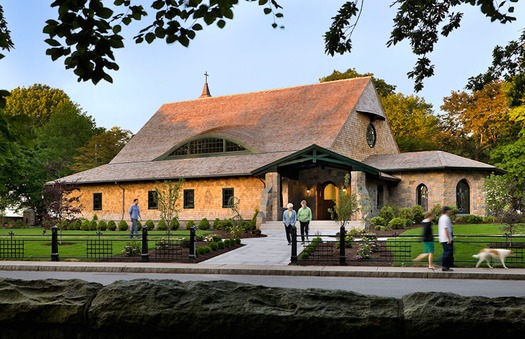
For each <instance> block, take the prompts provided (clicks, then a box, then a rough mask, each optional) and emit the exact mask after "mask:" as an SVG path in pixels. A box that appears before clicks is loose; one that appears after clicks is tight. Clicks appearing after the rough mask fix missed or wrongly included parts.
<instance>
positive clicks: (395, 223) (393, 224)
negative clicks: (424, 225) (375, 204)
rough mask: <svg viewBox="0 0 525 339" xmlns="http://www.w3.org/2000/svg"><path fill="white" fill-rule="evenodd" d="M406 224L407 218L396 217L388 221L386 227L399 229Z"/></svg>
mask: <svg viewBox="0 0 525 339" xmlns="http://www.w3.org/2000/svg"><path fill="white" fill-rule="evenodd" d="M406 225H407V219H405V218H400V217H396V218H393V219H392V220H390V221H389V222H388V227H389V228H391V229H393V230H400V229H403V228H405V227H406Z"/></svg>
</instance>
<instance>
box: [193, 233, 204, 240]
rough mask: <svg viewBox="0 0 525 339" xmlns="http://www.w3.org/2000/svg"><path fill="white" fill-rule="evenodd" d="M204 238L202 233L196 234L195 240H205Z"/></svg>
mask: <svg viewBox="0 0 525 339" xmlns="http://www.w3.org/2000/svg"><path fill="white" fill-rule="evenodd" d="M204 240H205V238H204V235H202V234H196V235H195V241H204Z"/></svg>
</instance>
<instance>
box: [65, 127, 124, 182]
mask: <svg viewBox="0 0 525 339" xmlns="http://www.w3.org/2000/svg"><path fill="white" fill-rule="evenodd" d="M132 135H133V134H132V133H131V131H128V130H122V129H120V128H119V127H112V128H111V129H110V130H105V129H104V130H103V131H101V132H99V133H98V134H96V135H93V136H92V137H91V139H90V140H89V141H87V140H86V142H84V143H82V145H81V147H79V148H78V150H77V153H78V154H77V155H76V156H75V157H74V163H73V164H72V166H71V168H72V169H73V170H74V171H75V172H80V171H85V170H88V169H91V168H94V167H97V166H100V165H104V164H107V163H109V162H110V161H111V160H112V159H113V158H114V157H115V156H116V155H117V154H118V152H120V150H121V149H122V148H123V147H124V146H125V145H126V143H127V142H128V141H129V140H130V139H131V137H132Z"/></svg>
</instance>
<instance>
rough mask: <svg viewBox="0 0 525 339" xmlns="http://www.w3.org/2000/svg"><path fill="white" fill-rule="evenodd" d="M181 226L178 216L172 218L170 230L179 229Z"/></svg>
mask: <svg viewBox="0 0 525 339" xmlns="http://www.w3.org/2000/svg"><path fill="white" fill-rule="evenodd" d="M179 227H180V222H179V219H178V218H176V217H173V218H171V221H170V230H172V231H176V230H178V229H179Z"/></svg>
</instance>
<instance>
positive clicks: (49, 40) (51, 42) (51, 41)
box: [44, 39, 61, 47]
mask: <svg viewBox="0 0 525 339" xmlns="http://www.w3.org/2000/svg"><path fill="white" fill-rule="evenodd" d="M44 41H45V42H46V43H47V44H48V45H50V46H53V47H58V46H61V45H60V42H58V41H56V40H55V39H46V40H44Z"/></svg>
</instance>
